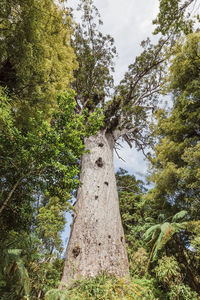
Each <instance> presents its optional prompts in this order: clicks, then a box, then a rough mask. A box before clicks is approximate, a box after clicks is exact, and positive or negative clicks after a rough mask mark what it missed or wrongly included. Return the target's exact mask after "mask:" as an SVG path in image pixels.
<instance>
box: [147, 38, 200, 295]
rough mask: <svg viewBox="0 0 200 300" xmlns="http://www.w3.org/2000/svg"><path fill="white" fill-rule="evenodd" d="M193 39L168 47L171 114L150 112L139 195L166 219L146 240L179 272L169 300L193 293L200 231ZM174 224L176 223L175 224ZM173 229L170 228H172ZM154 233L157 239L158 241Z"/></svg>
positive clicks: (195, 45)
mask: <svg viewBox="0 0 200 300" xmlns="http://www.w3.org/2000/svg"><path fill="white" fill-rule="evenodd" d="M199 41H200V35H199V33H192V34H189V35H188V36H186V37H184V38H180V40H178V41H177V43H176V45H175V46H174V49H173V53H174V56H173V58H172V59H171V65H170V68H169V71H170V72H169V75H168V77H167V78H166V90H168V91H169V92H170V93H171V94H172V96H173V104H174V105H173V108H172V110H171V113H169V112H166V111H164V110H160V111H158V112H157V114H156V117H157V123H156V125H154V131H153V134H154V137H155V138H156V139H157V144H156V146H155V147H154V150H155V155H154V156H153V157H152V158H151V163H152V167H153V171H152V177H151V179H152V181H153V182H154V184H155V187H154V189H152V190H151V191H150V192H149V193H148V194H147V195H146V196H145V197H146V199H147V201H149V203H154V204H153V205H154V209H155V210H157V211H160V210H162V214H163V215H164V217H163V219H164V218H165V219H166V220H167V221H168V220H172V223H169V221H168V222H167V223H165V227H164V228H163V232H161V231H159V230H161V228H160V227H157V229H159V230H157V232H156V228H155V231H154V232H155V236H154V237H153V236H152V238H156V237H157V238H158V239H156V240H155V244H154V245H156V246H155V249H154V250H156V249H158V248H156V247H157V245H158V244H160V251H159V252H160V253H159V255H160V257H161V256H162V255H167V256H168V257H169V256H170V257H171V256H173V257H175V259H176V261H177V262H178V266H179V268H180V274H181V278H182V282H181V283H180V286H181V288H180V291H179V290H178V286H176V287H173V288H172V285H171V287H170V289H171V293H172V294H169V295H171V296H170V297H172V298H170V299H176V298H173V297H175V294H176V293H177V294H178V293H179V292H180V299H184V294H185V295H189V294H188V293H189V289H191V291H190V292H191V293H193V291H196V292H199V288H198V286H199V282H200V278H199V270H200V269H199V255H198V253H199V252H198V246H197V243H196V241H198V236H199V233H200V231H199V225H198V224H199V216H200V210H199V204H198V203H199V163H198V162H199V116H200V110H199V95H200V93H199V84H198V82H199V63H200V62H199V55H198V44H199ZM186 211H187V213H186ZM186 214H187V222H182V221H181V218H183V217H186ZM178 221H180V222H181V223H179V225H178V223H177V222H178ZM156 223H158V221H157V222H156ZM173 225H176V226H175V228H174V230H173V227H174V226H173ZM177 225H178V227H177ZM167 228H168V231H169V229H170V228H171V230H170V234H168V237H170V239H167V240H166V242H165V243H164V244H163V243H162V240H163V239H164V234H167V233H168V231H167ZM152 233H153V232H152ZM160 234H161V235H162V236H161V238H160V239H159V237H160ZM158 235H159V236H158ZM152 242H153V240H152ZM158 242H159V243H158ZM193 242H194V248H193V247H192V243H193ZM161 248H162V249H161ZM153 252H154V251H153ZM163 266H164V265H163ZM181 289H182V290H183V292H181ZM184 290H185V292H184ZM172 295H173V296H172ZM191 295H192V294H191ZM191 295H190V296H185V297H187V298H188V299H189V298H190V297H191V299H192V297H193V298H194V299H196V298H195V297H196V296H195V295H194V296H191Z"/></svg>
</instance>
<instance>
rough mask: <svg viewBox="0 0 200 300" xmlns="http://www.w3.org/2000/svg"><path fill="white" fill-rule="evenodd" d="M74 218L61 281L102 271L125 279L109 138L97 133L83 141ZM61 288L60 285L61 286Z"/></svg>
mask: <svg viewBox="0 0 200 300" xmlns="http://www.w3.org/2000/svg"><path fill="white" fill-rule="evenodd" d="M85 145H86V149H88V150H89V151H90V152H89V153H86V154H84V155H83V157H82V168H81V169H82V171H81V177H80V180H81V183H82V184H81V186H80V188H79V190H78V193H77V202H76V205H75V209H76V216H75V218H74V222H73V225H72V230H71V235H70V239H69V244H68V247H67V251H66V260H65V267H64V272H63V277H62V282H63V283H65V284H69V283H70V282H71V280H72V279H80V278H82V277H93V276H96V275H98V274H99V273H101V272H102V271H105V272H107V274H112V275H115V276H116V277H121V278H123V277H126V276H127V277H128V276H129V266H128V258H127V253H126V248H125V239H124V231H123V227H122V223H121V216H120V211H119V201H118V193H117V187H116V180H115V174H114V165H113V147H114V140H113V137H112V135H110V134H105V133H104V132H98V133H97V134H96V135H94V136H91V137H89V138H87V139H86V140H85ZM61 285H62V284H61Z"/></svg>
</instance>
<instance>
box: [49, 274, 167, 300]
mask: <svg viewBox="0 0 200 300" xmlns="http://www.w3.org/2000/svg"><path fill="white" fill-rule="evenodd" d="M80 299H81V300H92V299H93V300H96V299H97V300H141V299H148V300H155V299H159V298H157V297H156V296H155V293H154V287H153V284H152V281H151V280H148V279H144V278H143V279H132V280H126V279H118V278H115V277H113V276H106V275H105V274H102V275H100V276H98V277H95V278H89V279H82V280H77V281H74V283H73V284H72V285H71V286H70V287H66V289H63V290H58V289H54V290H50V291H48V292H47V293H46V295H45V300H80ZM163 299H164V298H163Z"/></svg>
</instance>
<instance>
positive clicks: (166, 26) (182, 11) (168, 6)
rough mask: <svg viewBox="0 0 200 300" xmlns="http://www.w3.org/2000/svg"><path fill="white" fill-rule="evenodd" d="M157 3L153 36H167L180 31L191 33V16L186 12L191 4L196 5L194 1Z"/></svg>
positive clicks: (168, 0) (161, 1)
mask: <svg viewBox="0 0 200 300" xmlns="http://www.w3.org/2000/svg"><path fill="white" fill-rule="evenodd" d="M159 2H160V7H159V13H158V16H157V18H156V19H155V20H153V24H156V25H157V28H156V29H155V31H154V34H158V33H161V34H162V35H169V34H172V33H180V32H181V31H183V32H184V33H185V34H188V33H191V31H192V29H193V23H194V21H193V20H191V15H190V14H187V13H186V12H187V9H188V8H191V6H192V4H193V5H195V4H196V3H195V1H194V0H189V1H181V0H159ZM193 10H194V7H193Z"/></svg>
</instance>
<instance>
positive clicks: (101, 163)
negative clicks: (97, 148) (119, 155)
mask: <svg viewBox="0 0 200 300" xmlns="http://www.w3.org/2000/svg"><path fill="white" fill-rule="evenodd" d="M96 164H97V166H98V167H100V168H102V167H103V160H102V157H99V158H98V159H97V160H96Z"/></svg>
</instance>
